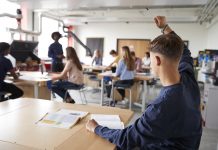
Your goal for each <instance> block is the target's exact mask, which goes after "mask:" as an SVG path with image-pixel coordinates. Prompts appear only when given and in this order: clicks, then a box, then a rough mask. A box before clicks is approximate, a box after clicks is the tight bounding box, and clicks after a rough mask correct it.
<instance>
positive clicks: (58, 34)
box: [51, 32, 62, 40]
mask: <svg viewBox="0 0 218 150" xmlns="http://www.w3.org/2000/svg"><path fill="white" fill-rule="evenodd" d="M55 36H58V39H60V38H61V36H62V35H61V34H60V33H59V32H53V33H52V34H51V38H52V39H53V40H54V37H55Z"/></svg>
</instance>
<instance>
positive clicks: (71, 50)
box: [66, 47, 82, 70]
mask: <svg viewBox="0 0 218 150" xmlns="http://www.w3.org/2000/svg"><path fill="white" fill-rule="evenodd" d="M66 52H67V56H66V57H67V60H72V61H73V62H74V63H75V65H76V66H77V68H78V69H79V70H82V65H81V63H80V61H79V58H78V56H77V54H76V50H75V49H74V48H73V47H67V48H66Z"/></svg>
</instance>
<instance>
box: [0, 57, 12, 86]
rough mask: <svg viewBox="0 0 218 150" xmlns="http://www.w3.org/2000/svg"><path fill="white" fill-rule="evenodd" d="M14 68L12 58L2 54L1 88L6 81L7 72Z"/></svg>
mask: <svg viewBox="0 0 218 150" xmlns="http://www.w3.org/2000/svg"><path fill="white" fill-rule="evenodd" d="M12 68H13V67H12V64H11V62H10V60H9V59H7V58H5V57H4V56H0V88H1V84H2V83H3V82H4V79H5V76H6V73H7V72H8V71H9V70H11V69H12Z"/></svg>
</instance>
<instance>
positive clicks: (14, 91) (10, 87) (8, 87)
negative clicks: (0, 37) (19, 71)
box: [0, 42, 23, 102]
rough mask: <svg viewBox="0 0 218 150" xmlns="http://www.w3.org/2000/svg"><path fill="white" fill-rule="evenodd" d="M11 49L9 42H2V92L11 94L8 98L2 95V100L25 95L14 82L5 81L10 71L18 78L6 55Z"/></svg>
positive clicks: (0, 69) (0, 57) (0, 81)
mask: <svg viewBox="0 0 218 150" xmlns="http://www.w3.org/2000/svg"><path fill="white" fill-rule="evenodd" d="M9 49H10V45H9V44H8V43H5V42H1V43H0V92H6V93H9V94H11V95H10V96H9V97H8V98H5V97H4V96H2V97H0V101H1V102H2V101H5V100H7V99H16V98H19V97H21V96H23V91H22V90H21V89H20V88H18V87H16V86H15V85H14V84H10V83H6V82H4V79H5V76H6V74H7V72H10V73H11V75H12V76H13V77H14V79H15V80H16V79H18V76H17V75H16V73H15V68H13V66H12V63H11V61H10V60H9V59H7V58H5V56H6V55H8V54H9V53H10V50H9Z"/></svg>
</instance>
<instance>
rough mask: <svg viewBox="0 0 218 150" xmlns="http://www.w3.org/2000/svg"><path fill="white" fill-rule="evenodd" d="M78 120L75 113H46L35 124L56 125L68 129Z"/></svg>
mask: <svg viewBox="0 0 218 150" xmlns="http://www.w3.org/2000/svg"><path fill="white" fill-rule="evenodd" d="M78 120H79V117H78V116H75V115H64V114H59V113H48V114H47V115H46V116H45V117H43V118H42V119H41V120H40V121H39V122H38V123H37V124H38V125H40V126H47V127H57V128H65V129H69V128H71V127H72V126H73V125H74V124H76V123H77V121H78Z"/></svg>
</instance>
